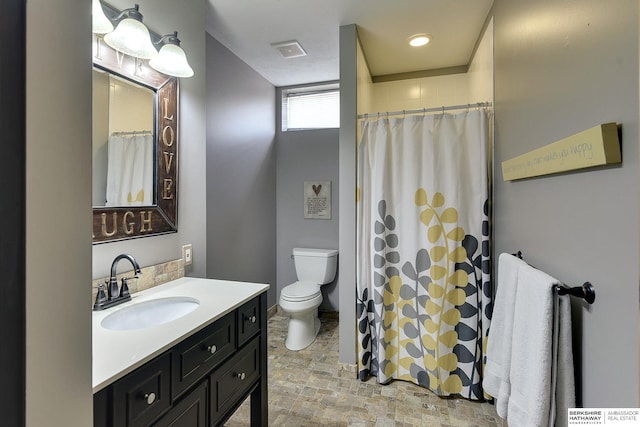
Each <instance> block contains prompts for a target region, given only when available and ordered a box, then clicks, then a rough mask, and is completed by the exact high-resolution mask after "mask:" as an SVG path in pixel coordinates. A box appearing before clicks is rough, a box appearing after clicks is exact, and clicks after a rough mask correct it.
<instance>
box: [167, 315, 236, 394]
mask: <svg viewBox="0 0 640 427" xmlns="http://www.w3.org/2000/svg"><path fill="white" fill-rule="evenodd" d="M235 330H236V329H235V312H231V313H229V314H227V315H226V316H224V317H223V318H221V319H218V320H216V321H215V322H214V323H213V324H211V325H209V326H207V327H206V328H204V329H203V330H201V331H200V332H198V333H196V334H195V335H193V336H191V337H190V338H187V339H186V340H184V341H183V342H181V343H180V344H178V345H176V346H175V347H174V348H173V350H172V351H171V353H172V356H171V357H172V373H171V380H172V383H171V387H172V388H171V390H172V392H173V399H174V400H175V399H176V398H178V397H180V395H181V394H182V393H184V392H185V391H186V390H187V389H188V388H190V387H191V386H192V385H194V384H195V383H196V382H198V381H199V380H200V379H201V378H204V377H205V376H206V375H207V374H208V373H209V372H210V371H211V369H213V368H214V367H215V366H216V365H218V364H220V363H221V362H222V361H224V360H225V359H226V358H227V357H228V356H229V355H231V354H233V352H234V351H235V349H236V344H235V343H236V340H235Z"/></svg>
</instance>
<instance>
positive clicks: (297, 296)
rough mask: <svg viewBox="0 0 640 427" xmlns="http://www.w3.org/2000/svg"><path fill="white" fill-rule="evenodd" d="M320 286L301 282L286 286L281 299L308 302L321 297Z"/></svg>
mask: <svg viewBox="0 0 640 427" xmlns="http://www.w3.org/2000/svg"><path fill="white" fill-rule="evenodd" d="M320 294H321V293H320V285H319V284H317V283H314V282H305V281H299V282H294V283H292V284H290V285H288V286H285V287H284V288H283V289H282V292H281V293H280V298H282V299H284V300H286V301H290V302H298V301H308V300H310V299H313V298H316V297H317V296H318V295H320Z"/></svg>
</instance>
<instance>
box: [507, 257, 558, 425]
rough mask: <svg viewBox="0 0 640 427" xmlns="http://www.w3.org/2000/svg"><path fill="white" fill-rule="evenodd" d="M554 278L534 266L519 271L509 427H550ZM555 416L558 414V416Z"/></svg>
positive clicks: (510, 372)
mask: <svg viewBox="0 0 640 427" xmlns="http://www.w3.org/2000/svg"><path fill="white" fill-rule="evenodd" d="M556 283H557V281H556V280H554V279H553V278H552V277H551V276H549V275H547V274H546V273H543V272H542V271H539V270H536V269H535V268H533V267H529V266H527V267H523V268H521V269H520V270H519V271H518V285H517V287H518V289H517V291H516V293H517V295H516V306H515V309H514V312H515V315H514V318H513V342H512V344H513V349H512V352H511V368H510V371H509V378H510V380H511V396H510V397H509V408H508V416H507V421H508V422H509V425H511V426H514V427H517V426H539V427H548V426H549V425H553V424H550V423H549V421H550V418H549V417H550V411H551V394H552V373H553V371H552V360H553V336H554V330H553V320H554V319H553V316H554V312H553V309H554V298H555V295H554V291H553V286H554V285H555V284H556ZM554 415H555V414H554Z"/></svg>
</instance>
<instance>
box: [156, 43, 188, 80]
mask: <svg viewBox="0 0 640 427" xmlns="http://www.w3.org/2000/svg"><path fill="white" fill-rule="evenodd" d="M149 65H150V66H151V67H152V68H153V69H155V70H157V71H160V72H161V73H164V74H168V75H170V76H176V77H191V76H193V69H192V68H191V67H190V66H189V63H188V62H187V55H186V54H185V53H184V50H182V48H181V47H180V46H177V45H175V44H171V43H168V44H165V45H164V46H162V47H161V48H160V52H158V56H156V57H155V58H153V59H152V60H150V61H149Z"/></svg>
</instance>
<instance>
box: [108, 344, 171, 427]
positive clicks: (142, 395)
mask: <svg viewBox="0 0 640 427" xmlns="http://www.w3.org/2000/svg"><path fill="white" fill-rule="evenodd" d="M170 363H171V359H170V358H169V354H168V353H166V354H164V355H162V356H159V357H158V358H156V359H154V360H152V361H151V362H149V363H147V364H146V365H144V366H142V367H141V368H138V369H137V370H136V371H133V372H132V373H130V374H129V375H127V376H126V377H124V378H122V379H121V380H118V381H117V382H115V383H114V384H113V425H114V426H117V427H138V426H148V425H150V424H151V423H152V422H153V421H154V420H156V419H157V418H158V417H159V416H160V415H162V413H163V412H165V411H166V410H167V409H169V407H170V406H171V396H170V389H171V383H170Z"/></svg>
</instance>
